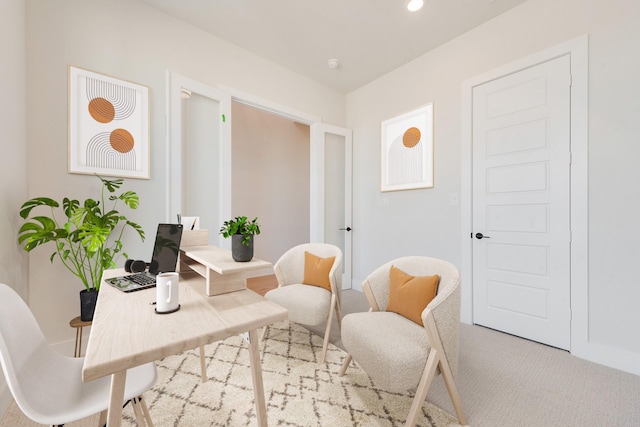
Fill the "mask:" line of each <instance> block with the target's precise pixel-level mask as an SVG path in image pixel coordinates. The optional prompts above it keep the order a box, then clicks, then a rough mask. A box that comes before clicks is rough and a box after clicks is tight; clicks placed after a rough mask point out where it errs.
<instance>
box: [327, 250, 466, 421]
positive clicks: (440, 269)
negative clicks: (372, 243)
mask: <svg viewBox="0 0 640 427" xmlns="http://www.w3.org/2000/svg"><path fill="white" fill-rule="evenodd" d="M392 266H394V267H395V268H396V269H399V270H401V271H402V272H404V273H406V274H407V275H411V276H433V275H438V276H439V277H440V280H439V284H438V288H437V294H436V295H435V297H434V298H433V300H431V302H430V303H429V304H428V305H427V306H426V308H425V309H424V310H423V311H422V313H421V315H420V316H419V317H420V318H421V320H422V323H423V325H419V324H418V323H416V322H415V321H412V320H409V319H408V318H406V317H404V316H402V315H400V314H398V313H396V312H391V311H386V310H387V306H388V304H389V289H390V271H391V268H392ZM362 287H363V290H364V293H365V295H366V297H367V300H368V301H369V304H370V306H371V309H370V310H369V312H365V313H352V314H348V315H346V316H345V317H344V319H342V329H341V335H342V343H343V345H344V347H345V349H346V350H347V352H348V355H347V357H346V358H345V360H344V363H343V365H342V368H341V370H340V373H339V375H340V376H343V375H344V374H345V372H346V371H347V369H348V367H349V365H350V364H351V360H352V358H353V360H355V361H356V362H357V363H358V365H360V367H361V368H362V369H363V370H364V371H365V372H366V373H367V374H368V375H369V377H370V378H371V379H372V380H373V382H374V383H375V384H376V385H377V386H379V387H381V388H382V389H385V390H389V391H392V392H405V391H408V390H416V392H415V397H414V400H413V403H412V405H411V409H410V410H409V415H408V417H407V421H406V424H405V426H414V425H415V424H416V420H417V417H418V414H419V413H420V409H421V408H422V405H423V403H424V400H425V398H426V396H427V393H428V391H429V387H430V385H431V382H432V380H433V378H434V376H435V375H436V374H438V373H441V374H442V376H443V378H444V381H445V385H446V387H447V391H448V392H449V396H450V397H451V401H452V402H453V406H454V408H455V411H456V415H457V417H458V421H459V422H460V424H462V425H465V424H466V419H465V416H464V413H463V411H462V404H461V402H460V398H459V396H458V391H457V389H456V385H455V382H454V375H455V373H456V372H457V368H458V336H459V322H460V273H459V271H458V269H457V268H456V267H455V266H453V265H452V264H450V263H448V262H446V261H443V260H439V259H435V258H428V257H421V256H410V257H404V258H398V259H395V260H393V261H390V262H388V263H386V264H384V265H382V266H381V267H379V268H377V269H376V270H375V271H373V272H372V273H371V274H370V275H369V276H368V277H367V278H366V279H365V280H364V282H363V283H362ZM418 320H420V319H418Z"/></svg>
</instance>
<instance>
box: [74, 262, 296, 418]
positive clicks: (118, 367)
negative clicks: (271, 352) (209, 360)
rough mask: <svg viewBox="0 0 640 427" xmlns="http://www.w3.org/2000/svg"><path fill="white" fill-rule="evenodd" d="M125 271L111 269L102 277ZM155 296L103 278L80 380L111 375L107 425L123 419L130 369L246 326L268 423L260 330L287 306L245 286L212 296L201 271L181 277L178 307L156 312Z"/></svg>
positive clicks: (260, 409) (259, 406) (260, 414)
mask: <svg viewBox="0 0 640 427" xmlns="http://www.w3.org/2000/svg"><path fill="white" fill-rule="evenodd" d="M122 274H125V273H124V270H122V269H116V270H108V271H105V274H104V278H109V277H114V276H118V275H122ZM155 299H156V290H155V288H151V289H145V290H142V291H137V292H132V293H124V292H121V291H119V290H117V289H115V288H113V287H112V286H110V285H108V284H107V283H105V282H104V281H103V283H102V287H101V289H100V295H99V297H98V304H97V306H96V311H95V314H94V317H93V326H92V330H91V335H90V336H89V343H88V346H87V351H86V356H85V360H84V367H83V370H82V379H83V381H91V380H94V379H97V378H101V377H104V376H106V375H111V396H110V402H109V413H108V420H107V425H108V426H109V427H114V426H120V424H121V421H122V403H123V400H124V386H125V380H126V370H127V369H129V368H132V367H135V366H139V365H143V364H145V363H148V362H153V361H156V360H159V359H162V358H164V357H166V356H170V355H173V354H178V353H181V352H183V351H185V350H189V349H192V348H196V347H199V346H203V345H205V344H209V343H212V342H215V341H220V340H224V339H226V338H228V337H231V336H233V335H238V334H241V333H243V332H247V331H248V332H249V357H250V365H251V375H252V379H253V392H254V397H255V402H256V414H257V420H258V426H266V425H267V413H266V406H265V399H264V388H263V384H262V367H261V365H260V353H259V349H258V333H257V330H258V329H259V328H262V327H264V326H267V325H270V324H272V323H275V322H279V321H282V320H286V319H287V310H286V309H284V308H282V307H281V306H279V305H277V304H275V303H273V302H271V301H269V300H267V299H265V298H263V297H261V296H260V295H258V294H256V293H255V292H253V291H251V290H247V289H245V290H240V291H237V292H230V293H226V294H222V295H217V296H214V297H208V296H207V295H206V294H205V280H204V278H202V277H200V276H197V275H190V276H189V277H188V278H186V279H184V280H183V278H181V281H180V310H178V311H177V312H175V313H172V314H164V315H159V314H156V313H155V311H154V307H155V305H152V303H153V302H154V301H155Z"/></svg>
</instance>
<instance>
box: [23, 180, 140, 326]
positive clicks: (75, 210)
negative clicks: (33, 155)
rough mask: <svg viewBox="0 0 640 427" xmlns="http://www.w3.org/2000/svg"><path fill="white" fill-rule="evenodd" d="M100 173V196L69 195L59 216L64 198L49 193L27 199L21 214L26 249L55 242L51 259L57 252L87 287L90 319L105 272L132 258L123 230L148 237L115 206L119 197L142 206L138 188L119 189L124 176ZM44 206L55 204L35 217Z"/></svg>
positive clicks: (84, 312)
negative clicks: (122, 258) (124, 249)
mask: <svg viewBox="0 0 640 427" xmlns="http://www.w3.org/2000/svg"><path fill="white" fill-rule="evenodd" d="M96 176H97V175H96ZM98 178H99V179H100V180H101V181H102V192H101V197H100V199H98V200H95V199H91V198H89V199H86V200H85V201H84V202H83V203H82V204H81V203H80V202H79V201H78V200H75V199H70V198H67V197H65V198H64V199H63V200H62V216H61V215H60V213H59V212H58V216H56V211H58V209H57V208H60V203H58V202H57V201H55V200H53V199H50V198H48V197H35V198H33V199H30V200H27V201H26V202H24V204H23V205H22V207H21V208H20V216H21V217H22V218H23V219H24V220H25V221H26V222H25V223H24V224H23V225H22V226H21V227H20V231H19V233H18V242H19V243H20V244H24V249H25V250H26V251H27V252H30V251H32V250H33V249H35V248H36V247H38V246H41V245H44V244H48V243H50V242H51V243H53V244H54V245H55V251H54V252H53V253H52V254H51V257H50V261H51V262H53V260H54V259H55V258H56V256H57V257H58V258H59V259H60V261H61V262H62V264H63V265H64V266H65V267H66V268H67V270H69V271H70V272H71V273H73V274H74V275H75V276H76V277H78V278H79V279H80V280H81V281H82V284H83V285H84V287H85V289H83V290H82V291H81V292H80V301H81V305H80V308H81V310H80V311H81V318H82V320H85V321H88V320H93V310H94V309H95V302H96V300H97V298H98V291H99V290H100V283H101V280H102V273H103V271H104V270H105V269H106V268H114V267H115V266H116V262H115V261H116V259H118V258H119V257H120V255H124V256H125V257H127V254H126V253H124V252H122V241H121V239H122V235H123V233H124V230H125V229H126V228H127V227H129V228H132V229H133V230H135V231H136V232H137V233H138V235H139V236H140V238H141V239H142V240H143V241H144V230H143V229H142V227H140V225H138V224H136V223H135V222H132V221H129V220H128V219H127V217H126V216H124V215H122V214H121V213H120V212H118V210H117V209H116V207H117V205H118V203H119V202H123V203H124V204H125V205H127V206H128V207H129V208H131V209H137V208H138V205H139V204H140V200H139V198H138V195H137V194H136V193H135V192H133V191H122V192H120V193H119V194H115V193H116V190H118V189H119V188H120V187H121V186H122V183H123V180H122V179H113V180H108V179H104V178H102V177H100V176H98ZM107 196H108V198H105V197H107ZM108 203H109V205H107V204H108ZM39 207H47V208H50V211H51V213H50V214H49V215H35V216H31V217H30V216H29V215H30V214H31V211H32V210H33V209H35V208H39ZM85 301H86V302H85Z"/></svg>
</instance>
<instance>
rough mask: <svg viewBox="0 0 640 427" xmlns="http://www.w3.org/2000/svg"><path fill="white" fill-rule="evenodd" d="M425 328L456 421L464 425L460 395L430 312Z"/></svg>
mask: <svg viewBox="0 0 640 427" xmlns="http://www.w3.org/2000/svg"><path fill="white" fill-rule="evenodd" d="M426 330H427V335H428V337H429V342H430V343H431V348H432V349H433V348H435V349H436V350H437V351H438V354H439V360H438V367H439V368H440V373H441V374H442V378H443V379H444V383H445V385H446V386H447V392H448V393H449V397H450V398H451V403H453V408H454V410H455V411H456V416H457V417H458V422H459V423H460V424H462V425H466V424H467V419H466V417H465V416H464V412H463V410H462V402H461V401H460V395H459V394H458V389H457V387H456V383H455V381H454V378H453V373H452V372H451V366H449V361H448V360H447V357H446V355H445V352H444V347H443V346H442V341H441V340H440V334H439V333H438V327H437V326H436V321H435V319H434V318H433V314H432V313H431V312H429V314H428V315H427V323H426Z"/></svg>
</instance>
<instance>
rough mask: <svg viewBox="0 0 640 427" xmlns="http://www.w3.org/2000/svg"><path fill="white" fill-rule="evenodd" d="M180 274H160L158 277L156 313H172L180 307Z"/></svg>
mask: <svg viewBox="0 0 640 427" xmlns="http://www.w3.org/2000/svg"><path fill="white" fill-rule="evenodd" d="M179 284H180V282H179V278H178V273H160V274H158V275H157V276H156V311H157V312H158V313H171V312H174V311H176V310H178V308H179V307H180V304H179V301H178V298H179V295H180V293H179V289H180V287H179Z"/></svg>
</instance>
